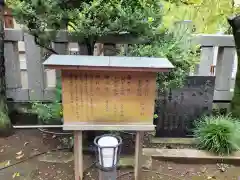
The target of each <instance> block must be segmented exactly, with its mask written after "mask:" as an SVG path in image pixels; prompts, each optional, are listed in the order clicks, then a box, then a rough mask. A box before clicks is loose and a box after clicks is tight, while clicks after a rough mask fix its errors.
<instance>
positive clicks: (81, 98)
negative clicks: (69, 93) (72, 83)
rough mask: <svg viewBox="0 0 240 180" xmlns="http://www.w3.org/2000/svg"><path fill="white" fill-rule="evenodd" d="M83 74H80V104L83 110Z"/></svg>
mask: <svg viewBox="0 0 240 180" xmlns="http://www.w3.org/2000/svg"><path fill="white" fill-rule="evenodd" d="M82 82H83V75H82V74H79V93H80V106H81V111H82V112H83V86H82V85H83V83H82Z"/></svg>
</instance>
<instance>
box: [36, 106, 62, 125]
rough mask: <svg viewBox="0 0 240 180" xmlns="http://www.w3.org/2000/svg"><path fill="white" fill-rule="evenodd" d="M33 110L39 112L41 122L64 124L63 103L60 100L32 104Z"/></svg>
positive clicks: (45, 123)
mask: <svg viewBox="0 0 240 180" xmlns="http://www.w3.org/2000/svg"><path fill="white" fill-rule="evenodd" d="M32 112H33V113H35V114H37V116H38V119H39V121H40V124H44V125H61V124H62V115H63V113H62V104H61V103H59V102H52V103H42V102H35V103H33V104H32Z"/></svg>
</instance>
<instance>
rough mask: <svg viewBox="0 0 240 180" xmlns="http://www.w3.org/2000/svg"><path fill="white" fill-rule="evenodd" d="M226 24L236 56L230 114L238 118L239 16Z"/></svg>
mask: <svg viewBox="0 0 240 180" xmlns="http://www.w3.org/2000/svg"><path fill="white" fill-rule="evenodd" d="M228 22H229V24H230V25H231V27H232V31H233V36H234V40H235V44H236V50H237V55H238V65H237V74H236V81H235V88H234V95H233V99H232V102H231V112H232V115H233V116H234V117H237V118H240V16H235V17H231V18H229V19H228Z"/></svg>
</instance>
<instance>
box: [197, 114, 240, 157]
mask: <svg viewBox="0 0 240 180" xmlns="http://www.w3.org/2000/svg"><path fill="white" fill-rule="evenodd" d="M194 136H195V138H196V141H197V146H198V148H199V149H202V150H206V151H209V152H211V153H214V154H217V155H229V154H231V153H233V152H234V151H237V150H239V144H240V124H239V122H238V121H237V120H236V119H234V118H232V117H231V116H205V117H203V118H201V119H200V120H198V121H197V122H196V123H195V129H194Z"/></svg>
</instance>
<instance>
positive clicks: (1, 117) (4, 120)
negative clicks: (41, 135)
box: [0, 4, 12, 136]
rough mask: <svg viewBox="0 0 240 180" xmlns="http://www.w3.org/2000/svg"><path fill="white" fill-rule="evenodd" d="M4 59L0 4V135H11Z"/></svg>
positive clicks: (2, 11) (2, 21) (2, 18)
mask: <svg viewBox="0 0 240 180" xmlns="http://www.w3.org/2000/svg"><path fill="white" fill-rule="evenodd" d="M5 79H6V78H5V58H4V6H3V5H1V4H0V135H2V136H7V135H10V134H11V133H12V124H11V121H10V119H9V116H8V108H7V98H6V82H5Z"/></svg>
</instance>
